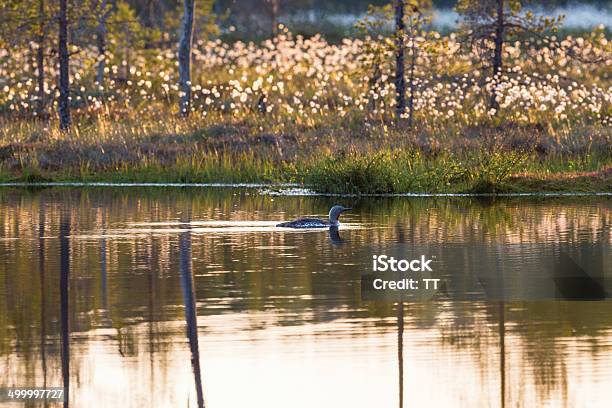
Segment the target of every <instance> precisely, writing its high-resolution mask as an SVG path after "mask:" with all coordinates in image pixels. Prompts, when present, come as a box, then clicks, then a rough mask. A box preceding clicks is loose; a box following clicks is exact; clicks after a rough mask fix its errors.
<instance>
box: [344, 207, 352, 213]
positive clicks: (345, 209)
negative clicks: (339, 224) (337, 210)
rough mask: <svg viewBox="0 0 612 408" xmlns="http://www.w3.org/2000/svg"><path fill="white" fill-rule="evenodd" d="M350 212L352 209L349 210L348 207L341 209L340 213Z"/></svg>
mask: <svg viewBox="0 0 612 408" xmlns="http://www.w3.org/2000/svg"><path fill="white" fill-rule="evenodd" d="M350 210H352V208H350V207H349V208H343V209H342V212H344V211H350Z"/></svg>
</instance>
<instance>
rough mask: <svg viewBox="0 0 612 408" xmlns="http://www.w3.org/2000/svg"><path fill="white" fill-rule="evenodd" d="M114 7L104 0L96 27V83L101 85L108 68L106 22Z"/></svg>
mask: <svg viewBox="0 0 612 408" xmlns="http://www.w3.org/2000/svg"><path fill="white" fill-rule="evenodd" d="M113 7H114V5H113V4H109V2H108V1H107V0H102V4H101V5H100V15H99V17H98V27H96V45H97V47H98V68H97V70H96V82H97V83H98V84H100V85H102V84H103V83H104V69H105V68H106V33H107V29H106V21H107V20H108V18H109V17H110V14H111V12H112V10H113Z"/></svg>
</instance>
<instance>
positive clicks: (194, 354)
mask: <svg viewBox="0 0 612 408" xmlns="http://www.w3.org/2000/svg"><path fill="white" fill-rule="evenodd" d="M190 218H191V217H190V216H189V215H188V216H187V217H186V219H185V220H184V222H186V223H189V219H190ZM179 251H180V259H179V268H180V272H181V286H182V287H183V301H184V303H185V321H186V323H187V338H188V339H189V349H190V350H191V366H192V368H193V379H194V383H195V388H196V395H197V402H198V408H203V407H204V395H203V392H202V374H201V370H200V347H199V344H198V322H197V320H198V316H197V310H196V301H195V291H194V287H193V273H192V265H191V256H192V255H191V234H190V232H189V231H184V232H181V233H180V234H179Z"/></svg>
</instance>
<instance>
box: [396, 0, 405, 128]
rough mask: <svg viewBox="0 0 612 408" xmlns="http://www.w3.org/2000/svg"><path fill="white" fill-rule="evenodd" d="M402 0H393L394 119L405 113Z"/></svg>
mask: <svg viewBox="0 0 612 408" xmlns="http://www.w3.org/2000/svg"><path fill="white" fill-rule="evenodd" d="M405 29H406V27H405V24H404V0H395V48H396V50H395V92H396V107H395V112H396V119H397V121H398V122H399V121H400V120H401V118H402V115H403V114H404V112H405V111H406V79H405V78H404V32H405Z"/></svg>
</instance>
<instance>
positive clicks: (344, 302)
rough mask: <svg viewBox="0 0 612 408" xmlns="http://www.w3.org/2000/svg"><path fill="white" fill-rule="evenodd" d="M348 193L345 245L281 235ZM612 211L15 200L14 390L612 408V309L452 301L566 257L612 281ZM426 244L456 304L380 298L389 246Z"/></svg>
mask: <svg viewBox="0 0 612 408" xmlns="http://www.w3.org/2000/svg"><path fill="white" fill-rule="evenodd" d="M336 202H339V203H341V204H345V205H351V206H353V207H354V208H355V211H353V212H352V213H347V214H346V215H344V216H343V218H342V220H343V221H344V224H343V228H341V229H340V231H339V232H338V234H337V235H335V234H329V233H328V232H327V231H286V230H280V229H278V228H275V226H274V225H275V224H276V223H277V222H279V221H281V220H288V219H292V218H295V217H297V216H303V215H308V216H310V215H324V214H325V213H326V212H327V211H328V209H329V207H330V206H331V205H332V204H335V203H336ZM611 210H612V199H611V198H610V197H563V198H553V197H547V198H520V199H519V198H506V199H495V200H494V199H486V200H483V199H477V198H469V197H438V198H435V197H395V198H367V199H356V198H333V197H316V196H288V197H282V196H271V195H264V194H259V193H258V190H257V189H255V188H241V189H232V188H184V189H180V188H167V189H159V188H148V189H147V188H122V189H112V188H89V189H86V188H47V189H39V190H25V189H18V188H4V189H0V373H1V375H0V387H2V386H21V387H25V386H60V387H62V386H67V387H68V390H69V396H70V398H69V401H68V403H67V405H69V406H74V407H118V406H120V407H179V406H183V407H186V406H190V407H197V406H201V405H206V406H207V407H214V408H222V407H243V406H245V407H246V406H249V407H266V408H268V407H287V406H291V407H313V406H320V407H373V406H375V407H398V406H404V407H411V406H419V407H425V406H427V407H502V406H507V407H523V406H524V407H533V406H550V407H608V406H610V401H611V397H610V392H609V386H610V384H611V383H612V353H611V352H612V302H610V301H606V300H603V301H570V300H567V299H566V300H564V299H565V298H564V296H566V295H565V294H564V293H561V294H560V296H558V298H557V300H545V301H544V300H543V301H521V300H512V301H506V300H503V299H502V300H491V299H490V298H487V296H486V295H487V294H486V293H485V292H486V287H485V289H482V293H480V294H479V293H475V297H474V299H472V300H465V299H463V300H461V299H457V298H456V297H455V296H454V293H455V292H456V291H457V290H458V288H461V287H464V288H468V289H469V290H470V291H471V290H472V289H473V288H481V287H480V286H472V284H473V282H472V281H473V280H478V279H480V278H482V277H477V276H476V277H475V276H472V275H470V274H468V273H461V271H466V270H480V271H484V273H485V275H486V276H485V277H487V276H489V277H490V276H497V274H499V273H503V274H504V275H505V276H509V277H510V279H512V277H513V276H514V274H515V273H520V271H521V270H522V269H521V265H534V264H533V263H529V262H530V261H529V260H535V259H539V258H540V257H541V256H542V254H543V253H544V252H543V251H552V252H551V253H557V252H558V251H562V250H564V248H568V247H572V248H574V247H582V246H588V247H589V248H596V249H597V250H596V251H595V252H593V253H596V254H597V256H596V258H597V259H596V260H595V261H594V262H595V263H596V266H597V268H600V269H601V271H602V273H603V274H604V275H605V276H604V277H607V278H609V277H610V276H609V275H610V274H611V273H612V258H611V256H610V248H611V245H610V243H611V241H612V230H611V225H612V211H611ZM423 246H427V247H430V248H437V249H436V250H439V251H442V252H440V256H441V257H443V258H445V259H444V261H445V263H446V265H447V269H446V271H447V272H448V274H449V276H447V278H448V279H449V282H451V283H452V286H451V287H450V289H448V290H447V292H446V293H442V294H441V295H440V296H439V297H437V298H435V299H434V300H431V301H428V302H404V303H403V304H402V303H397V302H384V301H366V300H362V296H361V292H360V276H361V274H362V273H363V272H364V271H365V270H367V269H368V268H369V267H370V264H369V262H370V260H371V255H372V254H373V253H384V252H385V251H392V250H394V249H393V248H398V247H399V248H406V249H407V250H410V249H411V248H416V247H423ZM448 248H452V251H450V250H449V249H448ZM483 248H485V250H483ZM445 251H446V252H445ZM449 251H450V252H449ZM483 251H490V252H487V254H488V255H487V256H485V254H484V252H483ZM555 251H557V252H555ZM451 254H452V255H451ZM491 254H493V255H494V256H493V255H491ZM496 259H497V260H500V259H501V261H500V262H497V263H496V261H495V260H496ZM510 261H512V262H510ZM532 267H533V266H532ZM453 268H454V269H453ZM523 269H524V268H523ZM453 271H456V273H455V272H453ZM521 279H522V280H521V282H527V284H528V283H529V279H528V277H527V278H525V277H522V278H521ZM480 281H481V280H480ZM604 286H605V285H604ZM604 289H605V290H606V291H610V289H612V288H608V287H604ZM479 290H480V289H479ZM557 292H558V291H557ZM476 295H478V296H476ZM480 295H482V296H480ZM604 298H605V297H604ZM568 299H571V297H570V298H568ZM29 406H43V404H40V405H35V404H31V405H29Z"/></svg>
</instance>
